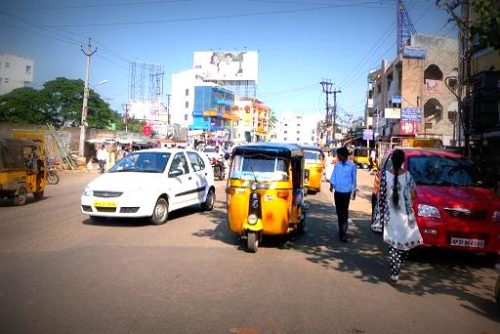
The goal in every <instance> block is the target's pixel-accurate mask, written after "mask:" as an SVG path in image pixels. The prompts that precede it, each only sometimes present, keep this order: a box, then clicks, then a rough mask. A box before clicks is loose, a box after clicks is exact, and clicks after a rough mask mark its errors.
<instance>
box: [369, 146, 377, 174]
mask: <svg viewBox="0 0 500 334" xmlns="http://www.w3.org/2000/svg"><path fill="white" fill-rule="evenodd" d="M376 158H377V153H376V152H375V150H374V149H372V150H371V151H370V157H369V159H368V160H369V162H370V166H369V167H368V171H370V172H372V170H373V167H374V166H375V159H376Z"/></svg>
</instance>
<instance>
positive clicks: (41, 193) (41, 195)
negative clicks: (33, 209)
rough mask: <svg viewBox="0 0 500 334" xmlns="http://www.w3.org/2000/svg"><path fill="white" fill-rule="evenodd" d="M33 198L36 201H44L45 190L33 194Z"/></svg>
mask: <svg viewBox="0 0 500 334" xmlns="http://www.w3.org/2000/svg"><path fill="white" fill-rule="evenodd" d="M33 197H34V198H35V200H36V201H41V200H42V199H43V190H42V191H38V192H36V193H33Z"/></svg>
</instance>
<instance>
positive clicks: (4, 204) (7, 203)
mask: <svg viewBox="0 0 500 334" xmlns="http://www.w3.org/2000/svg"><path fill="white" fill-rule="evenodd" d="M49 198H50V196H45V195H44V196H43V198H42V199H39V200H35V199H34V198H33V196H28V198H27V199H26V204H24V205H21V206H19V205H14V201H13V200H12V198H3V199H0V208H11V207H12V208H22V207H25V206H26V205H30V204H33V203H38V202H42V201H45V200H47V199H49Z"/></svg>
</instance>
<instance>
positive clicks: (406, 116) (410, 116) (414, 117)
mask: <svg viewBox="0 0 500 334" xmlns="http://www.w3.org/2000/svg"><path fill="white" fill-rule="evenodd" d="M401 120H402V121H406V122H420V121H421V120H422V110H421V109H420V108H418V107H409V108H408V107H407V108H402V109H401Z"/></svg>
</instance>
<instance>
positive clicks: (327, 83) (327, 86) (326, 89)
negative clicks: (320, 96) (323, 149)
mask: <svg viewBox="0 0 500 334" xmlns="http://www.w3.org/2000/svg"><path fill="white" fill-rule="evenodd" d="M320 84H321V87H322V89H323V93H325V94H326V106H325V109H326V114H325V142H326V146H327V147H328V146H329V145H330V144H329V143H328V127H329V126H330V125H331V124H332V123H331V121H332V117H331V112H330V104H329V103H328V95H330V94H332V82H331V80H323V81H321V82H320Z"/></svg>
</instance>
